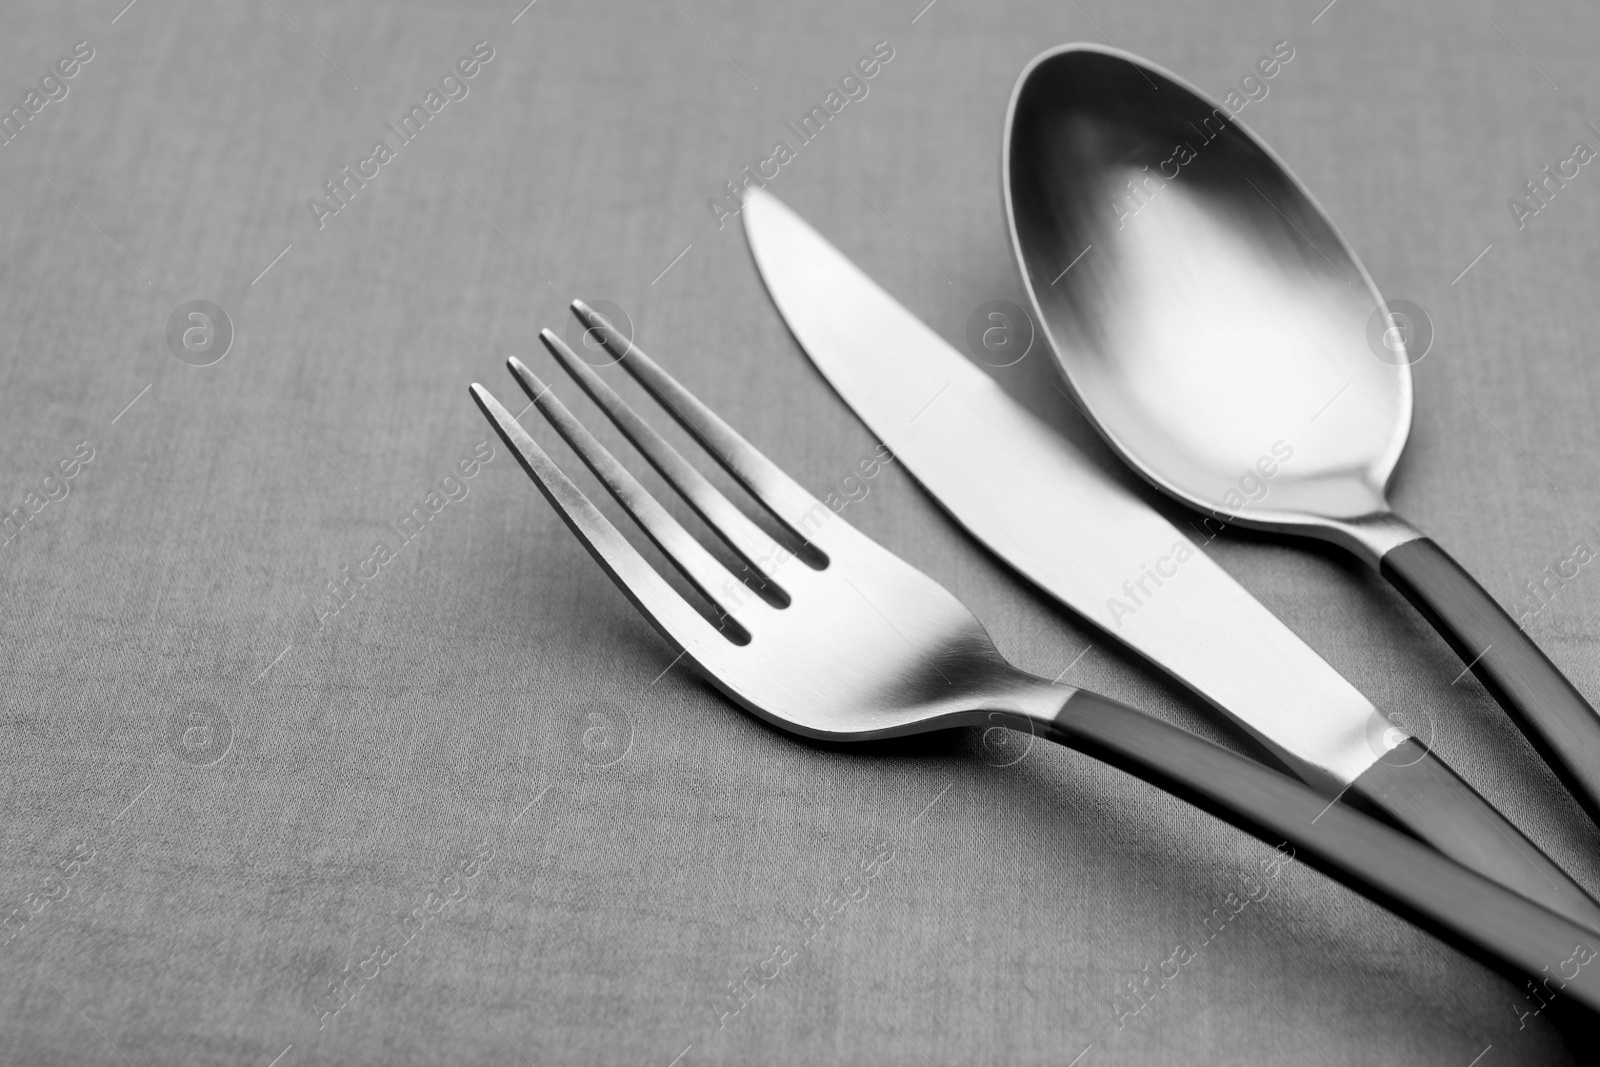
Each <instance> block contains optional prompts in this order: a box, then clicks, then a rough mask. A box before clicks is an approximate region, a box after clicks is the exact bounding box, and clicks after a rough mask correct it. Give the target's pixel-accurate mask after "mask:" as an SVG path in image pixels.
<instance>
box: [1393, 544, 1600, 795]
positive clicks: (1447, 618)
mask: <svg viewBox="0 0 1600 1067" xmlns="http://www.w3.org/2000/svg"><path fill="white" fill-rule="evenodd" d="M1378 569H1379V570H1380V571H1381V572H1382V574H1383V576H1384V577H1385V578H1387V579H1388V580H1389V583H1390V584H1391V585H1393V586H1394V587H1395V588H1396V589H1398V590H1400V592H1401V593H1403V594H1404V595H1405V598H1406V599H1407V600H1409V601H1411V603H1412V606H1414V607H1415V608H1416V609H1417V610H1418V611H1419V612H1421V613H1422V616H1423V617H1424V618H1426V619H1427V620H1428V622H1429V623H1430V624H1431V625H1432V626H1433V628H1434V629H1435V630H1437V631H1439V633H1440V634H1441V635H1442V636H1443V637H1444V639H1445V640H1446V641H1447V642H1449V644H1450V647H1451V648H1452V649H1454V650H1455V653H1456V655H1458V656H1460V657H1461V659H1462V662H1464V663H1466V664H1467V665H1468V666H1469V667H1470V668H1471V670H1472V673H1473V674H1475V675H1477V676H1478V680H1479V681H1480V682H1482V683H1483V686H1484V688H1485V689H1487V690H1489V694H1490V695H1491V696H1493V697H1494V699H1495V701H1496V702H1498V703H1499V705H1500V706H1501V707H1502V708H1504V709H1505V710H1506V713H1507V714H1508V715H1510V716H1511V719H1512V721H1513V722H1515V723H1516V724H1517V726H1518V727H1519V728H1520V729H1521V730H1522V732H1523V734H1525V735H1526V736H1527V738H1528V740H1529V741H1531V742H1532V743H1533V747H1534V748H1535V749H1537V750H1538V752H1539V755H1541V756H1543V757H1544V761H1545V762H1546V763H1548V764H1549V765H1550V767H1551V769H1552V770H1554V771H1555V772H1556V775H1557V776H1558V777H1559V778H1560V779H1561V781H1562V782H1563V784H1565V785H1566V787H1567V789H1568V791H1570V792H1571V793H1572V795H1573V796H1574V797H1575V798H1577V801H1578V803H1579V804H1581V805H1583V807H1584V809H1585V810H1586V811H1587V812H1588V813H1589V818H1590V819H1592V820H1594V821H1595V822H1597V823H1600V715H1596V714H1595V710H1594V708H1592V707H1590V706H1589V702H1588V701H1586V700H1584V699H1583V696H1582V694H1580V693H1579V692H1578V691H1577V689H1575V688H1573V685H1572V683H1571V682H1569V681H1568V680H1567V678H1566V676H1565V675H1563V674H1562V673H1561V671H1560V670H1559V669H1557V667H1556V665H1555V664H1554V663H1551V662H1550V660H1549V658H1548V657H1546V656H1545V654H1544V653H1543V652H1541V651H1540V650H1539V646H1538V645H1536V644H1534V643H1533V641H1532V640H1530V639H1529V637H1528V635H1527V633H1526V632H1524V631H1523V629H1522V628H1521V627H1520V626H1518V625H1517V624H1516V623H1515V622H1514V621H1512V618H1511V616H1510V615H1508V614H1506V612H1505V610H1504V609H1503V608H1501V607H1500V605H1499V604H1498V603H1496V601H1495V599H1494V598H1493V597H1492V596H1490V595H1489V594H1488V593H1487V592H1485V591H1484V588H1483V587H1482V586H1481V585H1479V584H1478V583H1477V582H1476V581H1474V580H1473V577H1472V575H1470V574H1468V573H1467V572H1466V570H1465V569H1463V568H1462V566H1461V564H1459V563H1457V562H1456V561H1455V560H1454V559H1452V558H1451V557H1450V555H1449V554H1448V553H1447V552H1445V550H1444V549H1442V548H1440V547H1439V546H1438V545H1436V544H1434V543H1433V541H1431V540H1430V539H1428V538H1426V537H1419V538H1416V539H1415V540H1412V541H1407V542H1406V543H1404V544H1402V545H1398V546H1396V547H1395V548H1392V549H1390V550H1389V551H1388V552H1387V553H1385V554H1384V556H1383V558H1382V560H1381V561H1380V562H1379V567H1378Z"/></svg>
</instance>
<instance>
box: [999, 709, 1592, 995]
mask: <svg viewBox="0 0 1600 1067" xmlns="http://www.w3.org/2000/svg"><path fill="white" fill-rule="evenodd" d="M1023 728H1026V727H1023ZM1046 730H1047V736H1048V737H1049V738H1050V739H1051V740H1053V741H1056V742H1058V743H1060V744H1064V745H1067V746H1068V747H1070V748H1074V749H1077V750H1078V751H1080V752H1083V753H1086V754H1088V755H1091V756H1094V757H1096V758H1097V759H1100V760H1103V761H1104V762H1106V763H1109V764H1111V765H1112V766H1115V767H1118V768H1120V769H1122V770H1124V771H1127V772H1128V773H1130V774H1132V775H1134V776H1136V777H1138V778H1142V779H1143V780H1145V781H1146V782H1149V783H1151V784H1152V785H1155V786H1157V787H1159V788H1161V789H1164V790H1166V791H1167V792H1169V793H1172V794H1173V795H1175V796H1178V797H1181V798H1182V799H1184V800H1187V801H1188V802H1190V803H1191V804H1194V805H1195V806H1196V807H1199V808H1201V809H1203V810H1205V811H1208V812H1211V813H1212V814H1213V815H1216V816H1218V817H1219V818H1222V819H1224V820H1226V821H1228V822H1230V823H1232V824H1234V825H1235V826H1237V827H1239V828H1240V829H1242V830H1244V831H1246V832H1247V833H1250V834H1252V835H1254V836H1255V837H1258V838H1260V839H1261V840H1262V841H1265V842H1267V843H1269V844H1274V845H1276V844H1277V843H1279V842H1282V841H1288V842H1289V843H1290V844H1291V845H1293V846H1294V848H1295V849H1296V850H1297V855H1296V856H1295V858H1296V859H1304V860H1305V861H1306V862H1307V863H1308V864H1310V865H1311V866H1312V867H1315V868H1316V869H1318V870H1320V871H1322V872H1323V873H1324V874H1326V875H1328V876H1329V877H1331V878H1334V879H1335V880H1337V881H1339V882H1342V883H1344V884H1345V885H1347V886H1349V887H1350V888H1352V889H1354V890H1356V891H1357V892H1359V893H1361V894H1363V895H1365V896H1367V897H1369V898H1371V899H1372V900H1374V901H1376V902H1377V903H1378V904H1381V905H1382V906H1384V907H1385V908H1388V909H1389V910H1390V911H1393V912H1395V913H1396V914H1398V915H1400V916H1401V917H1402V918H1405V919H1408V920H1410V921H1411V922H1413V923H1415V924H1416V925H1418V926H1420V927H1422V928H1423V929H1425V930H1427V931H1429V932H1430V933H1432V934H1434V935H1436V936H1438V937H1439V938H1441V939H1442V940H1444V941H1446V942H1448V943H1450V944H1451V945H1454V946H1455V947H1456V948H1458V949H1460V950H1461V951H1462V952H1465V953H1466V954H1467V955H1469V956H1472V957H1474V958H1475V959H1477V960H1479V961H1480V962H1482V963H1484V964H1486V965H1488V966H1489V967H1492V968H1494V969H1495V970H1498V971H1499V972H1501V973H1502V974H1504V975H1506V976H1507V977H1508V978H1510V979H1511V980H1512V982H1513V983H1515V984H1517V985H1518V987H1519V988H1520V987H1521V986H1522V984H1523V983H1524V982H1525V981H1526V982H1529V987H1530V988H1532V989H1533V990H1535V992H1538V993H1540V994H1541V997H1540V1003H1541V1005H1542V1004H1544V1003H1545V1001H1547V1000H1548V1001H1550V1005H1549V1006H1552V1007H1556V1008H1557V1009H1558V1011H1559V1010H1560V1009H1562V1008H1573V1007H1578V1008H1579V1009H1587V1012H1580V1014H1582V1015H1583V1016H1584V1018H1583V1021H1584V1023H1585V1024H1586V1025H1590V1026H1592V1025H1593V1023H1594V1015H1592V1014H1588V1013H1600V958H1597V957H1600V937H1596V936H1594V935H1593V934H1592V933H1589V932H1588V931H1585V930H1584V929H1582V928H1581V927H1579V926H1577V925H1575V924H1573V923H1572V922H1571V921H1569V920H1568V919H1566V918H1564V917H1562V916H1560V915H1557V914H1556V913H1555V912H1553V911H1549V910H1547V909H1545V908H1543V907H1540V906H1539V905H1537V904H1534V903H1532V902H1531V901H1529V900H1527V899H1525V898H1523V897H1521V896H1518V895H1517V894H1516V893H1513V892H1512V891H1511V890H1509V889H1506V888H1504V887H1503V886H1501V885H1498V884H1497V883H1495V882H1492V881H1490V880H1489V879H1487V878H1484V877H1483V876H1482V875H1479V874H1476V873H1474V872H1473V871H1470V870H1468V869H1467V868H1465V867H1463V866H1461V865H1460V864H1458V863H1456V862H1455V861H1454V860H1451V859H1447V858H1446V857H1444V856H1441V855H1440V854H1439V853H1437V852H1435V851H1434V850H1433V849H1431V848H1429V847H1427V846H1426V845H1423V844H1421V843H1420V842H1417V841H1415V840H1413V839H1412V838H1410V837H1409V836H1407V835H1406V834H1403V833H1401V832H1400V831H1399V830H1395V829H1392V828H1391V827H1389V826H1386V825H1384V824H1383V823H1381V822H1379V821H1378V820H1377V819H1374V818H1372V817H1371V816H1369V815H1364V814H1362V813H1361V812H1359V811H1356V810H1355V809H1353V808H1351V807H1348V806H1346V805H1342V804H1332V805H1330V804H1328V802H1327V800H1326V799H1325V798H1324V797H1323V796H1322V795H1321V794H1320V793H1317V792H1316V791H1315V790H1313V789H1311V788H1310V787H1309V786H1306V785H1302V784H1301V783H1300V782H1297V781H1295V780H1294V779H1292V778H1290V777H1289V776H1288V775H1285V774H1281V773H1279V772H1277V771H1274V770H1272V769H1271V768H1268V767H1265V766H1263V765H1262V764H1259V763H1257V762H1256V761H1254V760H1252V759H1249V758H1247V757H1245V756H1240V755H1238V754H1236V753H1233V752H1230V751H1228V750H1227V749H1225V748H1222V747H1221V746H1219V745H1215V744H1212V743H1211V742H1210V741H1207V740H1205V739H1204V738H1201V737H1196V736H1195V735H1194V734H1191V733H1189V732H1188V731H1186V730H1181V729H1179V728H1178V727H1176V726H1173V725H1171V724H1170V723H1165V722H1162V721H1161V720H1160V719H1157V718H1154V717H1153V716H1150V715H1146V714H1144V713H1143V712H1140V711H1135V710H1134V709H1133V708H1130V707H1127V706H1125V705H1122V704H1118V703H1117V702H1116V701H1114V700H1109V699H1107V698H1106V697H1103V696H1100V695H1098V694H1096V693H1089V692H1085V691H1083V690H1077V691H1075V692H1074V693H1073V694H1072V696H1070V697H1069V698H1068V699H1067V701H1066V703H1065V704H1063V705H1062V707H1061V710H1060V711H1058V712H1057V713H1056V715H1055V718H1054V719H1053V720H1052V721H1051V722H1050V723H1048V724H1046ZM1530 979H1531V981H1530ZM1552 983H1553V984H1552ZM1541 1010H1542V1009H1541ZM1530 1014H1531V1012H1530Z"/></svg>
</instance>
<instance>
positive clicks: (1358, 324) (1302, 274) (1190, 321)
mask: <svg viewBox="0 0 1600 1067" xmlns="http://www.w3.org/2000/svg"><path fill="white" fill-rule="evenodd" d="M1261 69H1262V72H1263V74H1264V73H1265V71H1266V70H1267V69H1271V68H1270V66H1269V65H1268V61H1266V60H1263V66H1262V68H1261ZM1274 73H1276V71H1274ZM1256 81H1257V83H1258V85H1265V83H1264V82H1261V81H1260V79H1256ZM1257 91H1258V92H1259V91H1260V90H1259V89H1258V90H1257ZM1242 99H1243V98H1240V97H1238V96H1237V95H1235V94H1230V97H1229V102H1230V103H1232V102H1235V101H1240V100H1242ZM1256 99H1260V97H1256ZM1246 103H1247V102H1245V103H1240V104H1239V107H1240V108H1243V107H1244V106H1246ZM1002 168H1003V171H1004V186H1005V202H1006V217H1007V222H1008V224H1009V226H1010V229H1011V241H1012V245H1013V247H1014V248H1015V249H1016V252H1017V260H1018V263H1019V264H1020V266H1021V269H1022V276H1023V281H1024V283H1025V284H1026V286H1027V289H1028V293H1029V296H1030V297H1031V299H1032V302H1033V306H1034V309H1035V310H1036V311H1037V313H1038V317H1039V321H1040V325H1041V327H1042V331H1043V333H1044V335H1045V337H1046V338H1047V340H1048V341H1049V343H1050V346H1051V348H1052V349H1053V351H1054V352H1055V354H1056V357H1057V359H1058V361H1059V362H1060V364H1061V367H1062V369H1063V370H1064V371H1065V373H1066V377H1067V380H1068V384H1069V385H1070V387H1071V389H1072V391H1073V393H1074V394H1075V399H1076V401H1077V403H1078V404H1079V405H1080V407H1081V408H1082V410H1083V411H1084V413H1085V414H1086V415H1087V416H1088V417H1089V418H1090V420H1091V421H1092V422H1093V423H1094V424H1095V425H1096V427H1097V428H1098V429H1099V431H1100V432H1101V434H1102V435H1104V436H1105V438H1106V439H1107V440H1108V441H1109V442H1110V444H1111V445H1112V447H1114V448H1115V449H1117V450H1118V452H1120V453H1121V455H1122V457H1123V459H1125V460H1126V461H1127V462H1128V463H1129V464H1130V465H1132V466H1133V467H1134V468H1135V469H1136V470H1138V471H1139V472H1140V473H1141V474H1142V475H1144V477H1145V478H1147V479H1149V480H1150V481H1151V482H1153V483H1154V484H1155V485H1156V486H1157V487H1158V488H1160V489H1162V490H1164V491H1165V492H1167V493H1168V494H1170V495H1171V496H1174V497H1176V498H1177V499H1179V500H1181V501H1183V502H1185V503H1187V504H1189V505H1190V506H1192V507H1195V508H1198V509H1200V510H1201V511H1204V512H1206V513H1207V518H1206V519H1205V520H1204V522H1205V525H1206V526H1207V527H1208V528H1210V529H1212V530H1218V529H1221V528H1222V526H1224V525H1226V524H1228V523H1232V522H1237V523H1239V524H1240V525H1243V526H1248V527H1254V528H1257V529H1262V530H1269V531H1273V532H1277V533H1284V534H1297V535H1300V536H1305V537H1313V538H1318V539H1320V540H1324V541H1329V542H1332V543H1334V544H1336V545H1339V546H1341V547H1343V548H1345V549H1347V550H1348V551H1351V552H1353V553H1355V554H1356V555H1357V556H1359V557H1360V558H1361V559H1363V560H1365V561H1366V562H1367V563H1368V564H1370V565H1371V566H1373V567H1374V568H1375V569H1376V570H1378V572H1379V573H1380V574H1382V575H1383V577H1384V578H1386V579H1387V580H1388V581H1389V582H1390V583H1391V584H1392V585H1393V586H1394V587H1395V588H1396V589H1398V590H1399V591H1400V592H1401V593H1402V594H1404V596H1405V597H1406V599H1407V600H1409V601H1410V602H1411V603H1412V604H1413V605H1414V606H1415V607H1416V608H1417V610H1418V611H1419V612H1421V614H1422V615H1423V616H1424V617H1425V618H1426V619H1427V620H1428V622H1429V623H1431V624H1432V625H1433V627H1434V629H1436V630H1437V631H1438V632H1439V633H1440V634H1441V635H1443V637H1444V638H1445V640H1446V641H1448V642H1449V644H1450V647H1451V648H1452V649H1454V650H1455V652H1456V654H1457V655H1458V656H1460V657H1461V659H1462V660H1463V662H1465V663H1467V665H1468V666H1469V667H1470V669H1471V670H1472V671H1473V673H1474V674H1476V675H1477V677H1478V678H1479V680H1481V681H1482V682H1483V684H1484V687H1485V688H1487V689H1488V690H1489V692H1490V693H1491V694H1492V695H1493V696H1494V698H1495V700H1496V701H1498V702H1499V704H1500V706H1501V707H1503V708H1504V709H1505V710H1506V712H1507V713H1509V714H1510V716H1511V718H1512V719H1513V720H1514V721H1515V722H1516V723H1517V725H1518V726H1519V727H1520V728H1521V729H1522V731H1523V733H1524V734H1526V735H1527V737H1528V739H1529V740H1530V741H1531V742H1532V743H1533V745H1534V747H1535V748H1536V749H1538V751H1539V753H1540V755H1542V756H1543V757H1544V759H1545V762H1547V763H1548V764H1550V765H1551V767H1552V768H1553V769H1554V770H1555V771H1556V773H1557V774H1558V775H1559V776H1560V777H1561V778H1562V780H1563V782H1564V783H1565V785H1566V786H1567V788H1568V789H1569V790H1570V791H1571V792H1572V793H1573V795H1574V796H1575V797H1576V798H1577V799H1578V801H1579V802H1580V803H1581V804H1582V805H1583V806H1584V807H1585V809H1586V810H1587V811H1588V813H1589V815H1590V817H1591V818H1592V819H1595V820H1596V821H1600V716H1597V715H1596V714H1595V711H1594V709H1593V708H1592V707H1590V706H1589V704H1588V702H1587V701H1585V700H1584V698H1583V696H1582V695H1581V694H1579V692H1578V691H1577V689H1575V688H1574V687H1573V685H1572V683H1571V682H1569V681H1568V680H1567V679H1566V678H1565V677H1564V676H1563V675H1562V674H1561V672H1560V671H1559V670H1558V669H1557V668H1556V666H1555V664H1553V663H1551V662H1550V660H1549V659H1548V658H1547V657H1546V656H1545V655H1544V653H1543V652H1541V651H1540V650H1539V647H1538V646H1537V645H1535V644H1534V643H1533V641H1532V640H1530V639H1529V637H1528V635H1527V634H1526V633H1525V632H1524V631H1523V630H1522V628H1521V627H1520V626H1519V625H1518V624H1517V623H1516V622H1514V621H1513V620H1512V619H1511V617H1510V616H1509V615H1507V614H1506V612H1505V611H1504V610H1503V609H1502V608H1501V607H1500V606H1499V604H1497V603H1496V602H1495V600H1494V598H1493V597H1491V596H1490V595H1489V594H1488V593H1487V592H1486V591H1485V590H1484V589H1483V587H1482V586H1480V585H1479V584H1478V583H1477V582H1476V581H1475V580H1474V579H1473V578H1472V576H1471V575H1469V574H1468V573H1467V572H1466V570H1465V569H1463V568H1462V567H1461V565H1460V564H1458V563H1457V562H1456V561H1455V560H1454V559H1452V558H1451V557H1450V556H1449V555H1448V554H1447V553H1446V552H1445V551H1444V549H1442V548H1440V547H1439V546H1438V545H1436V544H1435V543H1434V542H1433V541H1432V540H1430V539H1429V538H1427V537H1426V536H1424V535H1423V534H1422V533H1421V532H1420V531H1419V530H1417V529H1416V528H1415V527H1413V526H1412V525H1411V524H1410V523H1408V522H1406V521H1405V520H1404V519H1403V518H1401V517H1400V516H1399V515H1397V514H1395V512H1394V510H1393V509H1392V508H1391V507H1390V506H1389V502H1388V500H1387V498H1386V495H1385V491H1386V489H1387V486H1388V484H1389V479H1390V477H1391V475H1392V474H1393V473H1394V468H1395V464H1396V463H1397V462H1398V460H1399V458H1400V453H1401V451H1402V450H1403V449H1404V448H1405V443H1406V436H1407V433H1408V432H1409V430H1410V426H1411V404H1412V390H1411V367H1410V364H1411V363H1412V362H1414V361H1415V360H1416V359H1420V358H1422V356H1423V355H1425V354H1426V348H1425V340H1424V338H1422V337H1421V336H1419V333H1418V327H1419V322H1418V321H1417V317H1416V316H1414V315H1410V314H1407V313H1405V312H1403V311H1402V310H1400V309H1399V308H1397V307H1394V306H1390V305H1387V304H1386V303H1385V302H1384V300H1383V297H1382V296H1381V295H1380V294H1379V293H1378V290H1377V287H1376V286H1375V285H1374V284H1373V281H1372V278H1371V277H1370V276H1369V275H1368V274H1367V271H1366V268H1365V267H1363V266H1362V265H1361V262H1360V260H1358V259H1357V258H1356V256H1355V253H1354V252H1352V251H1351V250H1350V248H1349V246H1348V245H1347V244H1346V243H1345V240H1344V238H1343V237H1342V236H1341V235H1340V234H1339V232H1338V230H1337V229H1335V228H1334V225H1333V223H1332V222H1331V221H1329V219H1328V217H1327V216H1326V215H1325V214H1324V212H1323V211H1322V208H1321V207H1320V205H1318V204H1317V202H1316V201H1315V200H1314V199H1313V198H1312V196H1311V194H1310V193H1309V192H1308V191H1307V190H1306V188H1305V186H1303V185H1302V184H1301V183H1300V181H1299V180H1298V179H1297V178H1296V177H1295V176H1294V175H1293V174H1291V173H1290V172H1289V169H1288V168H1287V167H1286V166H1284V164H1283V163H1282V162H1281V161H1280V160H1279V159H1278V157H1277V156H1275V155H1274V154H1273V153H1272V152H1271V150H1270V149H1268V148H1267V147H1266V146H1265V145H1264V144H1262V143H1261V142H1260V141H1259V140H1257V139H1256V138H1255V137H1254V136H1253V135H1251V134H1250V133H1248V132H1246V131H1245V130H1244V128H1243V127H1241V126H1239V125H1238V124H1237V122H1236V121H1235V120H1234V118H1233V114H1232V113H1231V112H1230V110H1229V109H1228V108H1227V107H1224V106H1222V105H1218V104H1214V103H1213V102H1211V101H1210V100H1209V99H1207V98H1206V97H1205V96H1203V95H1202V94H1201V93H1200V92H1199V91H1198V90H1197V89H1195V88H1193V87H1192V86H1190V85H1189V84H1188V83H1186V82H1184V81H1183V80H1182V79H1180V78H1178V77H1177V76H1176V75H1173V74H1171V73H1168V72H1167V71H1164V70H1162V69H1160V68H1159V67H1156V66H1153V65H1151V64H1148V63H1145V62H1144V61H1142V60H1140V59H1138V58H1137V57H1135V56H1132V55H1130V54H1128V53H1126V52H1121V51H1118V50H1115V49H1110V48H1102V47H1099V46H1096V45H1085V44H1073V45H1065V46H1063V47H1060V48H1055V49H1052V50H1050V51H1048V52H1045V53H1044V54H1042V55H1040V56H1039V57H1037V58H1036V59H1034V60H1033V62H1031V63H1029V64H1028V66H1027V68H1026V69H1024V70H1023V72H1022V75H1021V76H1020V77H1019V78H1018V80H1017V85H1016V88H1015V89H1014V90H1013V92H1012V97H1011V105H1010V108H1009V110H1008V112H1007V115H1006V130H1005V144H1004V148H1003V151H1002ZM1428 329H1430V330H1431V327H1429V328H1428ZM1430 340H1431V339H1430ZM1139 606H1140V605H1139V604H1137V603H1128V604H1125V605H1124V608H1125V610H1127V611H1129V612H1130V613H1131V612H1132V611H1136V610H1138V608H1139Z"/></svg>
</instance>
